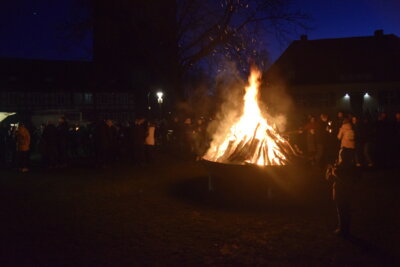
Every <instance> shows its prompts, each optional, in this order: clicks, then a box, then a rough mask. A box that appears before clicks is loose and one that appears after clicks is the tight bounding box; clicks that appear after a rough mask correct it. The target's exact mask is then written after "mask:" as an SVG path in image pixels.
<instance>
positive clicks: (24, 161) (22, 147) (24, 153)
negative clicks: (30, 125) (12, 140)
mask: <svg viewBox="0 0 400 267" xmlns="http://www.w3.org/2000/svg"><path fill="white" fill-rule="evenodd" d="M16 141H17V164H18V169H19V171H21V172H27V171H29V169H28V164H29V147H30V144H31V136H30V134H29V131H28V129H27V128H26V127H25V125H24V124H23V123H21V124H20V125H19V126H18V130H17V132H16Z"/></svg>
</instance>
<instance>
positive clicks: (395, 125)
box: [291, 112, 400, 168]
mask: <svg viewBox="0 0 400 267" xmlns="http://www.w3.org/2000/svg"><path fill="white" fill-rule="evenodd" d="M291 137H292V143H293V145H294V146H295V148H296V149H297V150H298V151H299V152H300V153H302V154H303V155H304V157H305V158H306V159H307V160H308V161H309V162H310V164H312V165H315V166H318V167H322V168H325V167H326V165H327V164H329V163H333V162H335V160H340V158H338V155H339V151H341V150H342V151H346V152H349V153H350V154H351V155H352V157H353V158H354V160H355V164H356V166H357V167H361V166H365V167H373V166H381V167H387V166H391V165H394V164H395V162H397V161H398V160H399V159H400V112H398V113H396V114H395V116H394V117H393V118H389V117H388V115H387V114H386V113H380V114H379V115H378V117H377V118H376V119H372V118H371V117H370V116H363V117H360V116H356V115H352V114H344V113H343V112H338V113H337V116H336V117H335V118H332V119H330V118H329V117H328V115H327V114H324V113H322V114H320V116H319V117H316V116H313V115H309V116H308V118H307V121H306V122H305V123H304V124H303V125H301V126H300V127H299V129H298V130H297V131H296V132H295V133H294V134H291Z"/></svg>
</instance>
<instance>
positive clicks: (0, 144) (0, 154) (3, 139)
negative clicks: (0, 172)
mask: <svg viewBox="0 0 400 267" xmlns="http://www.w3.org/2000/svg"><path fill="white" fill-rule="evenodd" d="M6 163H7V128H6V127H5V125H3V124H2V123H1V122H0V167H3V166H5V165H6Z"/></svg>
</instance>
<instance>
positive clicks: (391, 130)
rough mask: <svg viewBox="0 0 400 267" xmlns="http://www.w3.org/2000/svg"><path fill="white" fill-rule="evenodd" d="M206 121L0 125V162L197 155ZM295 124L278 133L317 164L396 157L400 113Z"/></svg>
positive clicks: (22, 164) (383, 161)
mask: <svg viewBox="0 0 400 267" xmlns="http://www.w3.org/2000/svg"><path fill="white" fill-rule="evenodd" d="M210 121H211V120H210V119H204V118H203V117H199V118H196V119H192V118H190V117H184V118H179V117H171V119H169V120H165V119H159V120H149V119H146V118H144V117H139V118H137V119H136V120H135V121H133V122H131V123H121V124H120V123H115V122H113V121H112V120H104V121H100V122H95V123H88V124H85V125H77V124H73V123H68V122H67V120H66V119H65V118H63V117H61V118H59V120H58V123H52V122H48V123H47V124H46V125H41V126H40V127H33V126H30V125H26V124H24V123H19V125H18V126H6V125H1V126H0V167H10V166H11V167H14V168H18V169H19V170H20V171H21V172H26V171H28V170H29V166H30V165H32V164H31V163H30V160H31V159H35V160H36V162H41V164H40V165H41V166H43V167H46V168H63V167H66V166H68V165H70V164H71V163H72V162H74V160H75V161H76V160H77V159H78V160H80V159H82V158H84V159H87V161H88V162H90V163H93V164H95V165H97V166H105V165H107V164H109V163H111V162H114V161H117V160H129V161H131V162H133V163H134V164H137V165H142V164H148V163H152V162H153V161H154V150H155V149H156V148H157V149H164V150H166V151H168V152H170V153H172V154H174V153H175V155H181V156H182V157H183V158H186V159H193V160H194V159H200V158H201V157H202V156H203V155H204V153H205V152H206V151H207V148H208V146H209V143H210V140H211V137H210V136H209V135H208V134H207V126H208V123H209V122H210ZM298 126H299V127H298V128H297V129H295V130H294V131H288V132H286V133H282V134H283V135H284V136H286V137H287V138H289V140H290V143H291V144H292V145H293V146H294V148H295V149H296V150H297V151H298V152H299V154H300V155H302V156H303V158H304V159H305V160H306V161H307V162H309V163H310V164H311V165H314V166H317V167H321V168H325V167H326V165H327V164H329V163H332V162H334V161H335V160H337V159H338V155H339V151H343V150H344V151H346V153H350V154H351V155H353V156H354V159H355V162H356V165H357V166H359V167H360V166H366V167H372V166H375V165H378V166H388V165H391V164H394V163H395V162H396V161H398V160H399V159H400V113H396V114H395V116H394V117H393V118H389V117H388V115H387V114H386V113H381V114H379V116H378V118H377V119H375V120H373V119H371V118H370V117H368V116H364V117H359V116H355V115H351V114H347V115H346V114H344V113H343V112H338V114H337V116H336V117H335V118H332V119H331V118H329V117H328V115H327V114H324V113H323V114H320V115H319V116H318V117H317V116H313V115H309V116H308V118H307V119H306V121H305V123H302V124H301V125H298ZM292 128H293V127H292ZM294 128H296V127H294Z"/></svg>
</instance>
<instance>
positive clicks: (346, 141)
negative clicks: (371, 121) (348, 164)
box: [337, 119, 356, 163]
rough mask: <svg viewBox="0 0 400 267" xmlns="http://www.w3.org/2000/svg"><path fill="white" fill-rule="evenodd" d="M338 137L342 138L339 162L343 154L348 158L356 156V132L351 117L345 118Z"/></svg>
mask: <svg viewBox="0 0 400 267" xmlns="http://www.w3.org/2000/svg"><path fill="white" fill-rule="evenodd" d="M337 138H338V139H339V140H340V151H339V163H340V162H341V160H342V159H341V157H342V155H345V157H346V158H350V159H354V158H355V148H356V142H355V134H354V130H353V127H352V125H351V123H350V120H349V119H344V120H343V124H342V127H341V128H340V129H339V133H338V135H337Z"/></svg>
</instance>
